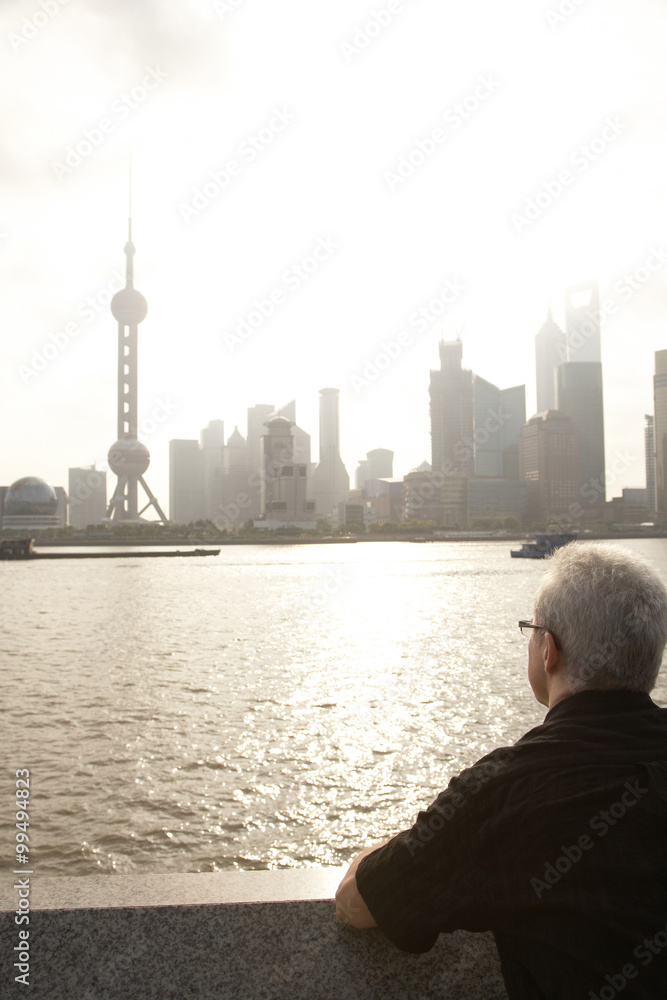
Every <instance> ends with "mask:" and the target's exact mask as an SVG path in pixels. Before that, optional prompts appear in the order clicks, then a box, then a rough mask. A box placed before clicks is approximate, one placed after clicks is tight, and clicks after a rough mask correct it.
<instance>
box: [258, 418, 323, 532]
mask: <svg viewBox="0 0 667 1000" xmlns="http://www.w3.org/2000/svg"><path fill="white" fill-rule="evenodd" d="M261 456H262V486H261V496H262V516H263V517H264V518H265V519H266V520H267V521H280V522H282V523H284V524H298V523H300V522H305V521H313V520H314V518H315V505H314V503H313V502H312V501H310V502H309V501H308V500H307V490H308V468H307V466H306V464H305V463H303V462H295V461H294V437H293V435H292V422H291V421H290V420H288V419H287V417H273V418H271V419H270V420H267V422H266V434H264V435H263V436H262V442H261Z"/></svg>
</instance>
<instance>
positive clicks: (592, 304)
mask: <svg viewBox="0 0 667 1000" xmlns="http://www.w3.org/2000/svg"><path fill="white" fill-rule="evenodd" d="M565 331H566V336H567V360H568V361H579V362H594V363H596V364H599V363H600V362H601V361H602V353H601V347H600V288H599V285H598V282H597V281H581V282H579V284H577V285H570V286H569V287H568V288H566V289H565Z"/></svg>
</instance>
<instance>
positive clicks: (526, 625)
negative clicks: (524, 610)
mask: <svg viewBox="0 0 667 1000" xmlns="http://www.w3.org/2000/svg"><path fill="white" fill-rule="evenodd" d="M519 628H520V630H521V635H525V636H527V637H530V632H529V631H528V630H529V629H531V628H541V629H544V631H545V632H551V629H550V628H549V627H548V626H547V625H533V620H532V618H529V619H528V621H520V622H519ZM551 636H552V638H553V641H554V644H555V646H556V649H562V648H563V647H562V646H561V644H560V643H559V641H558V639H557V638H556V636H555V635H554V634H553V632H551Z"/></svg>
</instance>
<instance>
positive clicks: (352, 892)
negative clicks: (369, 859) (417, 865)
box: [336, 840, 387, 930]
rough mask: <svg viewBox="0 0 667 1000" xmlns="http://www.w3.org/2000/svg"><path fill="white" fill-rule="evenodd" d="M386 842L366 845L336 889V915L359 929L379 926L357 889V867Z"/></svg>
mask: <svg viewBox="0 0 667 1000" xmlns="http://www.w3.org/2000/svg"><path fill="white" fill-rule="evenodd" d="M386 843H387V841H386V840H383V841H382V842H381V843H379V844H373V845H372V846H371V847H366V848H365V849H364V850H363V851H362V852H361V854H358V855H357V856H356V858H355V859H354V861H353V862H352V864H351V865H350V867H349V868H348V870H347V872H346V873H345V876H344V878H343V880H342V882H341V883H340V885H339V886H338V888H337V889H336V916H337V917H338V919H339V920H340V921H341V922H342V923H344V924H349V925H350V927H357V928H359V930H366V929H367V928H369V927H377V924H376V922H375V920H374V918H373V915H372V914H371V911H370V910H369V909H368V907H367V906H366V904H365V903H364V901H363V899H362V897H361V893H360V892H359V890H358V889H357V868H358V867H359V862H360V861H361V860H362V858H365V857H366V855H368V854H372V853H373V851H376V850H377V849H378V847H384V845H385V844H386Z"/></svg>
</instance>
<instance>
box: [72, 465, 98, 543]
mask: <svg viewBox="0 0 667 1000" xmlns="http://www.w3.org/2000/svg"><path fill="white" fill-rule="evenodd" d="M106 509H107V474H106V472H103V471H98V470H97V469H96V468H95V466H94V465H91V466H88V468H81V469H70V470H69V499H68V513H69V523H70V524H71V526H72V527H73V528H87V527H88V525H89V524H101V523H102V521H103V520H104V516H105V513H106Z"/></svg>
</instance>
